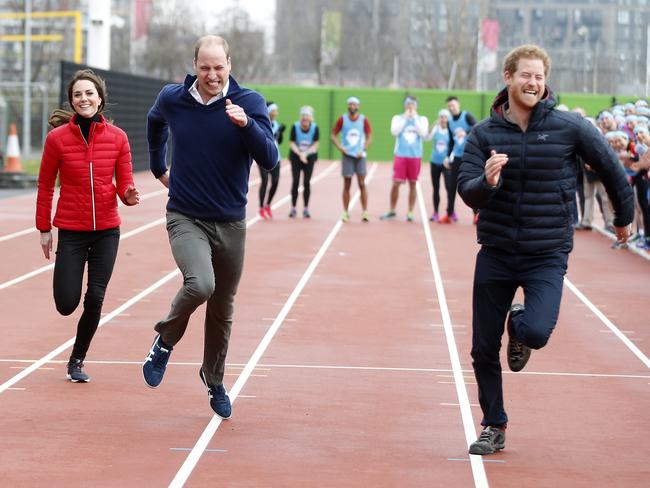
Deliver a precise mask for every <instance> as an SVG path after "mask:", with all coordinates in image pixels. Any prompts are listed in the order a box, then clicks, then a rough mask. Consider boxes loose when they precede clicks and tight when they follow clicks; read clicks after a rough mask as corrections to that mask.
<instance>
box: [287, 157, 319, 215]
mask: <svg viewBox="0 0 650 488" xmlns="http://www.w3.org/2000/svg"><path fill="white" fill-rule="evenodd" d="M316 158H317V156H316V154H312V155H310V156H308V157H307V164H304V163H303V162H302V161H300V158H299V157H298V156H296V155H295V154H294V153H293V152H292V153H291V154H290V155H289V160H290V161H291V176H292V178H293V182H292V184H291V206H292V207H295V206H296V203H297V202H298V187H299V186H300V172H301V171H303V172H304V173H305V175H304V176H303V179H302V186H303V190H302V200H303V203H304V205H305V208H306V207H308V206H309V196H310V194H311V185H310V184H309V183H310V181H311V174H312V173H313V171H314V164H315V163H316Z"/></svg>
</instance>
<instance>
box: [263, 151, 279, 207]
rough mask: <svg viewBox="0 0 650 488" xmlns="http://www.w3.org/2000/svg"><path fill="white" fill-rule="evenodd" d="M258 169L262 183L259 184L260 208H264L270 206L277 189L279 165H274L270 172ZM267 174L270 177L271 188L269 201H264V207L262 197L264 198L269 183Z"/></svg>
mask: <svg viewBox="0 0 650 488" xmlns="http://www.w3.org/2000/svg"><path fill="white" fill-rule="evenodd" d="M259 168H260V178H261V179H262V182H261V183H260V208H262V207H265V206H270V205H271V201H272V200H273V197H274V196H275V192H276V190H277V189H278V183H279V181H280V163H279V162H278V164H276V165H275V168H273V169H272V170H271V171H268V170H266V169H264V168H262V167H261V166H259ZM269 174H270V175H271V188H269V199H268V200H266V205H264V197H265V196H266V187H267V186H268V183H269Z"/></svg>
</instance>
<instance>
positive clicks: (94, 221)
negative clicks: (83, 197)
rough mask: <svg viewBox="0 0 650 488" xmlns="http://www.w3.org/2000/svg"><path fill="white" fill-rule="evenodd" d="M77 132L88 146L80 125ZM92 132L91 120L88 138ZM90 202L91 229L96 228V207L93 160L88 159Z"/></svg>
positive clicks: (93, 129) (93, 126)
mask: <svg viewBox="0 0 650 488" xmlns="http://www.w3.org/2000/svg"><path fill="white" fill-rule="evenodd" d="M79 132H80V133H81V138H82V139H83V140H84V142H85V143H86V147H89V144H88V141H87V140H86V138H85V137H84V133H83V131H82V130H81V127H79ZM94 132H95V124H93V123H92V122H91V125H90V133H89V135H88V139H91V138H92V136H93V133H94ZM90 203H91V205H92V209H93V230H97V216H96V208H95V182H94V178H93V162H92V160H90Z"/></svg>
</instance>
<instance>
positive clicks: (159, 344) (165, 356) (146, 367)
mask: <svg viewBox="0 0 650 488" xmlns="http://www.w3.org/2000/svg"><path fill="white" fill-rule="evenodd" d="M172 349H173V348H172V347H170V346H168V345H166V344H165V343H164V342H163V341H162V339H161V338H160V334H158V335H157V336H156V338H155V339H154V340H153V344H152V345H151V349H150V350H149V354H147V357H146V359H145V360H144V364H143V365H142V375H143V376H144V382H145V383H146V384H147V386H148V387H149V388H156V387H157V386H158V385H159V384H160V382H161V381H162V379H163V376H164V375H165V369H166V368H167V361H169V356H170V354H171V352H172Z"/></svg>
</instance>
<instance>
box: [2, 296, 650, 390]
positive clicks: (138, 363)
mask: <svg viewBox="0 0 650 488" xmlns="http://www.w3.org/2000/svg"><path fill="white" fill-rule="evenodd" d="M140 301H141V302H142V300H140ZM34 361H37V359H0V363H33V362H34ZM67 362H68V360H67V359H53V360H51V361H48V362H47V363H48V364H65V363H67ZM84 364H106V365H111V366H125V365H126V366H132V365H135V366H142V361H140V360H138V361H118V360H92V359H86V360H84ZM169 365H174V366H191V367H192V368H195V367H197V366H201V363H200V362H180V361H179V362H174V361H170V362H169ZM245 367H246V364H240V363H226V368H228V369H229V370H230V369H241V370H243V369H244V368H245ZM273 368H278V369H325V370H328V369H331V370H345V371H378V372H389V373H451V372H452V370H451V369H448V368H446V369H445V368H443V369H438V368H400V367H388V366H386V367H381V366H354V365H348V366H344V365H333V364H266V363H259V364H258V365H257V367H256V368H255V371H271V370H272V369H273ZM463 373H464V374H465V375H467V379H472V380H473V379H474V378H473V377H471V376H470V375H472V374H473V371H471V370H464V371H463ZM503 374H511V375H517V376H522V375H530V376H557V377H576V378H613V379H640V380H648V379H650V375H647V374H616V373H613V374H611V373H575V372H570V371H519V372H517V373H515V372H513V371H503ZM436 376H440V377H445V378H453V375H442V374H441V375H436ZM239 396H240V397H241V395H239Z"/></svg>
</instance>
